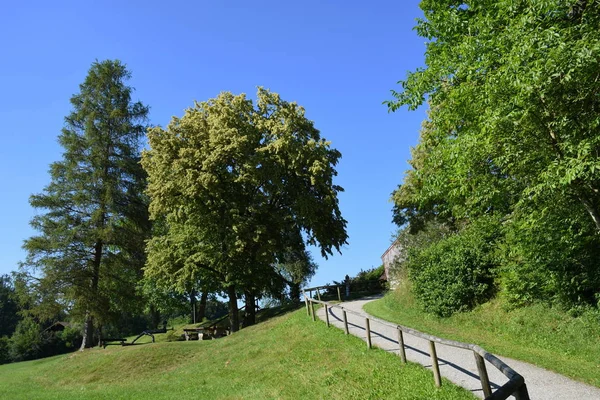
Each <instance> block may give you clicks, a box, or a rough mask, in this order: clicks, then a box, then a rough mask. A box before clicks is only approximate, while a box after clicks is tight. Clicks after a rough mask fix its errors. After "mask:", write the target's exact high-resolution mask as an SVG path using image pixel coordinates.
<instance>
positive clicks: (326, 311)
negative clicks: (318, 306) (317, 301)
mask: <svg viewBox="0 0 600 400" xmlns="http://www.w3.org/2000/svg"><path fill="white" fill-rule="evenodd" d="M325 321H326V323H327V327H328V328H329V311H328V307H327V304H325Z"/></svg>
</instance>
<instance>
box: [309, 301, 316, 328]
mask: <svg viewBox="0 0 600 400" xmlns="http://www.w3.org/2000/svg"><path fill="white" fill-rule="evenodd" d="M309 302H310V310H311V311H312V317H313V322H314V321H316V320H317V318H316V316H315V303H313V301H312V299H311V300H309Z"/></svg>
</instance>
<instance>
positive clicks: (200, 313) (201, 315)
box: [196, 289, 208, 322]
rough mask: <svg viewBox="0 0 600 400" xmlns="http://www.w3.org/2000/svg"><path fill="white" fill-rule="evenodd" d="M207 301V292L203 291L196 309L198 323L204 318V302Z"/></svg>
mask: <svg viewBox="0 0 600 400" xmlns="http://www.w3.org/2000/svg"><path fill="white" fill-rule="evenodd" d="M207 301H208V290H206V289H204V291H203V292H202V294H201V295H200V304H198V306H197V307H196V309H197V316H198V322H202V320H203V319H204V317H206V302H207Z"/></svg>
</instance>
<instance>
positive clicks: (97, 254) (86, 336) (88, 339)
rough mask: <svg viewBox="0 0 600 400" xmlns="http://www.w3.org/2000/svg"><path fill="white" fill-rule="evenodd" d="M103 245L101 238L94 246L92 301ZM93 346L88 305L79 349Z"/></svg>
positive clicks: (95, 292)
mask: <svg viewBox="0 0 600 400" xmlns="http://www.w3.org/2000/svg"><path fill="white" fill-rule="evenodd" d="M103 247H104V245H103V243H102V240H98V241H97V242H96V245H95V246H94V261H93V264H92V266H93V270H92V279H91V282H90V296H89V299H91V301H93V300H94V299H96V298H97V293H98V281H99V280H100V263H101V261H102V249H103ZM90 347H94V317H93V316H92V313H91V312H90V309H89V305H88V310H87V311H86V312H85V323H84V327H83V340H82V341H81V348H80V349H79V350H83V349H87V348H90Z"/></svg>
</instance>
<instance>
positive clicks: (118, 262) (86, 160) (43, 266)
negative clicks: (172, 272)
mask: <svg viewBox="0 0 600 400" xmlns="http://www.w3.org/2000/svg"><path fill="white" fill-rule="evenodd" d="M130 77H131V74H130V72H129V71H128V70H127V68H126V66H125V65H124V64H122V63H121V62H120V61H118V60H117V61H112V60H106V61H101V62H98V61H96V62H94V63H93V64H92V66H91V68H90V70H89V72H88V75H87V77H86V79H85V81H84V82H83V84H81V85H80V92H79V93H78V94H76V95H74V96H73V97H72V98H71V104H72V105H73V111H72V112H71V113H70V114H69V115H68V116H67V117H66V118H65V127H64V129H63V130H62V133H61V134H60V136H59V143H60V144H61V146H62V147H63V148H64V153H63V159H62V160H61V161H57V162H54V163H52V164H51V166H50V176H51V182H50V184H49V185H48V186H46V187H45V188H44V191H43V192H42V193H41V194H37V195H33V196H31V199H30V203H31V205H32V206H33V207H34V208H37V209H41V210H43V213H41V214H40V215H37V216H36V217H34V218H33V219H32V221H31V225H32V226H33V227H34V228H35V229H36V230H37V231H39V235H37V236H33V237H31V238H30V239H28V240H26V241H25V245H24V247H25V249H26V250H27V251H28V257H27V260H26V262H25V264H24V265H25V266H27V267H30V268H33V269H37V271H38V273H39V272H41V274H40V275H41V282H42V283H43V284H44V285H50V286H52V287H54V288H55V290H56V293H57V294H58V298H59V299H60V300H62V301H64V303H65V304H67V305H68V306H69V307H70V309H71V313H72V314H73V315H75V316H76V315H79V316H80V318H82V319H83V320H84V332H83V343H82V349H83V348H85V347H90V346H91V345H92V344H93V332H94V326H97V327H99V326H101V324H102V323H104V322H107V321H109V320H110V316H111V315H115V314H116V313H118V312H119V311H122V310H123V309H124V307H123V306H124V305H125V304H129V303H130V302H131V300H132V297H131V295H132V293H134V290H133V286H132V285H133V284H135V282H136V281H137V279H138V277H139V274H140V271H141V267H142V266H143V264H144V253H143V249H144V244H143V243H144V240H145V239H146V236H147V233H148V232H149V229H148V228H149V227H148V218H147V203H146V201H145V198H144V196H143V190H144V186H145V174H144V171H143V169H142V168H141V166H140V164H139V160H140V148H141V140H142V137H143V135H144V132H145V129H146V126H145V123H146V120H147V115H148V107H147V106H145V105H144V104H142V103H141V102H132V100H131V93H132V90H133V89H132V88H131V87H130V86H127V84H126V82H127V80H128V79H130Z"/></svg>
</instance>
